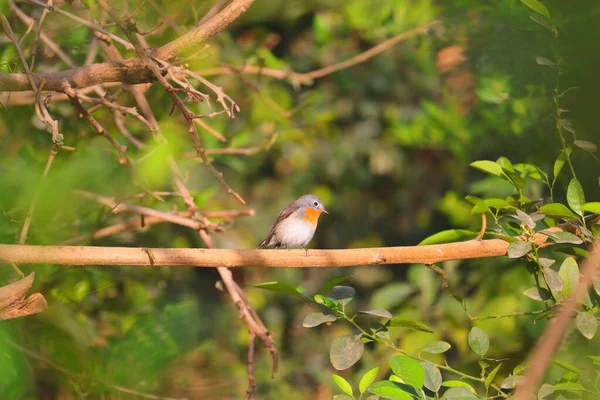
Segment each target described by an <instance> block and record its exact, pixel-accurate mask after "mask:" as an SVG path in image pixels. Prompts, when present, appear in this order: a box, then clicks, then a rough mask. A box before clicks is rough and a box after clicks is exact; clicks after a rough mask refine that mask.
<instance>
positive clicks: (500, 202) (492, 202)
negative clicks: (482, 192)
mask: <svg viewBox="0 0 600 400" xmlns="http://www.w3.org/2000/svg"><path fill="white" fill-rule="evenodd" d="M483 201H485V204H487V205H488V207H491V208H495V209H497V210H512V209H514V208H515V206H512V205H511V204H510V203H509V202H508V201H506V200H504V199H499V198H491V199H483Z"/></svg>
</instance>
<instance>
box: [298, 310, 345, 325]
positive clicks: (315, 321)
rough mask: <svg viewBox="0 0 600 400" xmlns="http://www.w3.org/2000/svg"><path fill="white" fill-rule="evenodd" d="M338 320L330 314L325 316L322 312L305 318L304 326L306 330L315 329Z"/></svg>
mask: <svg viewBox="0 0 600 400" xmlns="http://www.w3.org/2000/svg"><path fill="white" fill-rule="evenodd" d="M336 319H337V318H336V317H334V316H333V315H330V314H323V313H322V312H314V313H310V314H308V315H307V316H306V317H304V321H303V322H302V326H303V327H305V328H314V327H315V326H319V325H321V324H324V323H326V322H333V321H335V320H336Z"/></svg>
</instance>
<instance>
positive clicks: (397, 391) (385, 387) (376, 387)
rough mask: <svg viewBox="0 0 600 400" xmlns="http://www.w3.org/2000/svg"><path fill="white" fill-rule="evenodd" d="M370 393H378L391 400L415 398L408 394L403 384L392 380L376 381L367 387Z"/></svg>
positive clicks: (410, 399)
mask: <svg viewBox="0 0 600 400" xmlns="http://www.w3.org/2000/svg"><path fill="white" fill-rule="evenodd" d="M367 390H368V391H369V393H373V394H376V395H377V396H379V397H381V398H384V399H391V400H413V397H412V396H411V395H410V394H408V393H407V392H406V391H405V390H404V389H403V388H402V385H401V384H399V383H396V382H391V381H379V382H375V383H374V384H372V385H371V386H369V388H368V389H367Z"/></svg>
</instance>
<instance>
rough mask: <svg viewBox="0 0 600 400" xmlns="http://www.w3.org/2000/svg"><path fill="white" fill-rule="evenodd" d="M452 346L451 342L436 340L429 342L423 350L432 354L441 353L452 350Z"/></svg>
mask: <svg viewBox="0 0 600 400" xmlns="http://www.w3.org/2000/svg"><path fill="white" fill-rule="evenodd" d="M450 347H452V346H450V343H447V342H444V341H442V340H436V341H433V342H430V343H428V344H427V346H425V348H424V349H423V350H421V351H424V352H426V353H431V354H439V353H445V352H446V351H448V350H450Z"/></svg>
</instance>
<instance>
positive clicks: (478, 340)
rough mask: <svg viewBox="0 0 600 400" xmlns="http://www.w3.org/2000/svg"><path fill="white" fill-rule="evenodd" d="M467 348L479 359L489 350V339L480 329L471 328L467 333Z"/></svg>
mask: <svg viewBox="0 0 600 400" xmlns="http://www.w3.org/2000/svg"><path fill="white" fill-rule="evenodd" d="M469 347H471V350H473V351H474V352H475V353H477V354H478V355H479V356H480V357H483V356H484V355H485V353H487V351H488V349H489V348H490V339H489V338H488V335H487V334H486V333H485V332H484V331H483V330H482V329H481V328H478V327H473V328H472V329H471V331H470V332H469Z"/></svg>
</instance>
